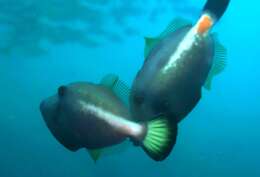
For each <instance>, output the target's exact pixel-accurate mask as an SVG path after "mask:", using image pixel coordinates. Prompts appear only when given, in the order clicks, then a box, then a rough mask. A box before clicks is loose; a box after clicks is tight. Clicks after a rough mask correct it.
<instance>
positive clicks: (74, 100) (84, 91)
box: [40, 77, 175, 161]
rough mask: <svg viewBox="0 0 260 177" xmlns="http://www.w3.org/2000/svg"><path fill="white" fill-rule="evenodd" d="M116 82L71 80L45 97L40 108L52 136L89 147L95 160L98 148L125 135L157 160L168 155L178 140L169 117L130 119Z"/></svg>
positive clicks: (77, 146)
mask: <svg viewBox="0 0 260 177" xmlns="http://www.w3.org/2000/svg"><path fill="white" fill-rule="evenodd" d="M113 83H114V81H113V78H112V79H111V77H106V79H104V80H103V84H94V83H89V82H77V83H72V84H69V85H67V86H61V87H59V88H58V91H57V94H55V95H54V96H51V97H49V98H47V99H45V100H43V101H42V102H41V104H40V111H41V113H42V116H43V119H44V121H45V123H46V125H47V127H48V128H49V130H50V131H51V133H52V134H53V136H54V137H55V138H56V139H57V140H58V141H59V142H60V143H61V144H62V145H63V146H65V147H66V148H67V149H69V150H71V151H77V150H78V149H80V148H86V149H88V150H89V152H90V154H91V156H92V158H93V159H94V160H97V156H99V155H98V154H99V152H98V151H97V150H100V149H103V148H106V147H110V146H114V145H117V144H119V143H122V142H123V141H125V140H126V139H130V140H132V142H134V144H135V145H137V146H141V147H142V148H143V149H144V151H145V152H146V153H147V154H148V155H149V156H150V157H151V158H153V159H154V160H157V161H159V160H163V159H165V158H166V157H167V156H168V154H169V153H170V150H171V148H172V147H173V145H174V143H175V139H174V138H173V137H172V132H173V131H172V127H171V126H170V125H169V124H168V121H167V120H165V119H164V118H160V119H157V120H154V121H152V122H142V123H140V122H138V123H137V122H134V121H133V120H131V116H130V113H129V110H128V108H127V107H126V106H125V104H124V103H123V101H121V99H119V97H118V95H117V94H116V93H115V92H114V91H113V89H112V87H113ZM155 139H156V141H155Z"/></svg>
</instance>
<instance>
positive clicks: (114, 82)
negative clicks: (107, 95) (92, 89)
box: [100, 74, 130, 106]
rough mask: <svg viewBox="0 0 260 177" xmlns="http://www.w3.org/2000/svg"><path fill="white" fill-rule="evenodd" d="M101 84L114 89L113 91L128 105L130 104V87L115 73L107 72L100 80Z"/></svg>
mask: <svg viewBox="0 0 260 177" xmlns="http://www.w3.org/2000/svg"><path fill="white" fill-rule="evenodd" d="M100 84H101V85H103V86H105V87H107V88H109V89H112V91H113V92H114V93H115V94H116V95H117V96H118V97H119V98H120V99H121V100H122V101H123V102H124V104H125V105H126V106H129V100H128V99H129V95H130V88H129V87H128V86H127V85H126V83H124V82H123V81H121V80H120V79H119V77H118V76H117V75H115V74H107V75H106V76H104V77H103V79H102V80H101V82H100Z"/></svg>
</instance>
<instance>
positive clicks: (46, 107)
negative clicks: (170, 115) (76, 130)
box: [40, 95, 82, 151]
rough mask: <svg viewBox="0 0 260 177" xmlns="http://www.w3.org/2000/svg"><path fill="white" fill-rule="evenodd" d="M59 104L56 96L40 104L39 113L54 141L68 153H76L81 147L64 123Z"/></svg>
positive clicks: (64, 118)
mask: <svg viewBox="0 0 260 177" xmlns="http://www.w3.org/2000/svg"><path fill="white" fill-rule="evenodd" d="M59 102H60V100H59V97H58V96H57V95H55V96H52V97H50V98H47V99H45V100H43V101H42V102H41V104H40V112H41V114H42V117H43V120H44V122H45V123H46V125H47V127H48V129H49V130H50V132H51V133H52V135H53V136H54V137H55V138H56V140H58V142H59V143H61V144H62V145H63V146H64V147H66V148H67V149H69V150H70V151H77V150H78V149H80V148H81V147H82V146H81V145H80V144H79V142H78V141H77V139H76V138H75V135H74V134H73V131H72V130H71V129H70V127H69V124H68V123H66V121H67V120H66V115H65V114H64V113H63V112H62V109H61V108H60V103H59Z"/></svg>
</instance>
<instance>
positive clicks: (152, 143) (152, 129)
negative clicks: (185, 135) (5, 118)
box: [142, 118, 177, 161]
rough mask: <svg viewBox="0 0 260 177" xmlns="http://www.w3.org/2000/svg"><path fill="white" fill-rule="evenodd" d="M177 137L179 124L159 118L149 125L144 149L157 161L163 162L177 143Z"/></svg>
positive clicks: (143, 145) (143, 143) (143, 144)
mask: <svg viewBox="0 0 260 177" xmlns="http://www.w3.org/2000/svg"><path fill="white" fill-rule="evenodd" d="M176 137H177V124H173V123H171V122H169V121H168V120H167V119H164V118H158V119H155V120H152V121H151V122H149V123H148V124H147V132H146V136H145V137H144V140H143V142H142V148H143V150H144V151H145V152H146V153H147V154H148V155H149V156H150V157H151V158H152V159H154V160H155V161H162V160H164V159H165V158H166V157H168V155H169V154H170V152H171V150H172V148H173V146H174V145H175V143H176Z"/></svg>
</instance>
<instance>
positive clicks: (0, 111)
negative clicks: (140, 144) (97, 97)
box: [0, 0, 260, 177]
mask: <svg viewBox="0 0 260 177" xmlns="http://www.w3.org/2000/svg"><path fill="white" fill-rule="evenodd" d="M18 2H19V3H18ZM25 2H27V3H28V4H30V3H31V4H33V5H32V6H28V8H25V7H27V4H26V3H25ZM44 2H46V3H43V2H41V1H38V2H37V1H36V0H35V1H29V0H27V1H14V0H10V1H8V0H1V1H0V23H1V25H2V27H1V34H0V36H1V38H2V39H6V38H8V39H9V38H11V39H13V40H10V39H9V40H6V41H4V40H2V39H1V46H0V47H2V46H4V47H2V48H4V49H6V47H8V49H10V48H11V49H12V50H11V51H9V50H8V54H7V53H6V51H7V50H3V51H2V53H1V55H0V159H1V160H0V176H1V177H36V176H37V177H38V176H39V177H41V176H44V177H45V176H48V177H57V176H62V177H101V176H113V177H122V176H126V177H132V176H143V177H157V176H160V177H164V176H175V177H204V176H205V177H206V176H207V177H220V176H221V177H245V176H250V177H259V176H260V168H259V164H260V160H259V159H260V152H259V149H260V129H259V124H260V121H259V120H258V119H259V118H260V110H259V106H260V92H259V90H260V83H259V77H260V70H259V65H260V61H259V60H258V58H259V54H260V47H259V44H258V42H259V41H258V39H259V36H258V32H259V31H260V25H259V23H258V21H259V17H260V11H259V8H258V7H259V2H258V1H256V0H252V1H243V0H236V1H235V0H233V1H232V2H231V4H230V6H229V8H228V10H227V12H226V13H225V15H224V16H223V18H222V19H221V20H220V22H219V23H218V24H217V26H216V27H215V29H214V31H216V32H218V34H219V39H220V41H221V42H222V43H223V44H224V45H225V46H226V48H227V49H228V66H227V68H226V70H225V71H224V72H223V73H222V74H221V75H219V76H218V77H217V78H216V79H215V80H214V81H213V88H212V90H211V91H210V92H209V91H205V90H204V91H203V98H202V100H201V101H200V103H199V104H198V106H197V107H196V108H195V109H194V110H193V111H192V112H191V113H190V114H189V116H188V117H187V118H186V119H185V120H184V121H182V122H181V124H180V128H179V135H178V141H177V144H176V146H175V148H174V150H173V152H172V153H171V155H170V157H169V158H168V159H167V160H165V161H164V162H161V163H157V162H153V161H152V160H151V159H149V157H147V156H146V155H145V154H144V153H143V151H142V150H141V149H139V148H136V147H132V146H130V147H129V148H127V150H126V151H124V152H120V153H118V154H114V155H110V156H105V157H103V158H101V159H100V160H99V161H98V163H97V164H95V163H94V162H93V161H92V160H91V159H90V157H89V155H88V154H87V152H86V151H85V150H80V151H78V152H76V153H73V152H70V151H68V150H66V149H65V148H64V147H63V146H61V145H60V144H59V143H58V142H57V141H56V140H55V139H54V138H53V136H52V135H51V134H50V132H49V130H48V129H47V127H46V126H45V123H44V122H43V119H42V117H41V115H40V112H39V103H40V101H41V100H42V99H43V98H45V97H47V96H49V95H51V94H53V93H54V92H56V89H57V87H58V86H60V85H61V84H66V83H70V82H74V81H92V82H98V81H99V80H100V79H101V78H102V76H104V75H105V74H107V73H111V72H112V73H116V74H118V75H120V77H121V79H122V80H124V81H125V82H126V83H128V85H130V84H131V83H132V81H133V79H134V77H135V74H136V72H137V71H138V69H139V68H140V67H141V65H142V63H143V60H144V58H143V48H144V40H143V36H154V35H157V34H158V33H159V32H160V31H162V30H163V29H164V28H165V26H166V25H167V24H168V22H169V21H170V20H172V19H173V18H174V17H175V16H180V15H181V16H185V17H187V18H189V19H191V20H195V19H196V18H197V17H198V15H199V10H197V9H200V8H202V6H203V4H204V3H205V0H203V1H202V0H193V1H189V0H185V1H177V0H162V1H156V0H144V1H140V0H139V1H138V0H137V1H136V2H135V3H133V1H123V0H122V1H120V0H118V1H106V0H102V1H94V0H88V1H85V2H88V3H97V2H101V3H97V4H94V6H95V7H96V6H98V7H96V8H98V9H101V11H102V9H104V8H108V7H107V6H109V8H113V7H117V8H116V10H115V12H114V13H113V14H114V15H113V14H112V13H111V14H110V15H111V18H112V17H113V18H112V19H111V18H110V16H107V14H106V15H102V13H97V12H95V11H94V12H90V11H88V13H87V12H85V11H84V9H83V10H82V9H81V7H78V5H77V3H76V2H79V1H78V0H75V1H70V0H64V1H59V0H46V1H44ZM48 2H50V4H48ZM111 2H112V4H110V3H111ZM119 2H120V3H119ZM118 3H119V4H120V5H118ZM116 4H117V5H116ZM61 5H62V6H61ZM29 7H30V8H29ZM35 7H37V8H35ZM51 7H52V8H51ZM58 7H59V8H58ZM35 9H36V10H35ZM79 9H81V11H80V10H79ZM185 9H189V10H185ZM36 12H37V13H36ZM47 12H48V13H47ZM61 12H62V13H61ZM76 12H78V13H76ZM81 12H84V13H81ZM85 13H86V14H85ZM90 13H92V14H90ZM46 14H47V15H46ZM50 14H51V15H50ZM82 14H85V15H82ZM93 14H95V15H93ZM48 15H49V17H50V19H51V20H52V23H55V24H56V23H57V24H58V23H70V25H71V24H74V23H76V24H77V25H78V26H82V24H81V23H82V21H83V22H86V21H87V22H88V24H87V25H88V26H89V28H83V29H82V28H81V30H79V31H77V30H76V31H73V30H71V28H70V27H68V29H69V30H68V29H67V28H66V30H64V28H59V29H58V32H55V37H53V35H49V34H50V33H51V32H52V31H55V30H57V28H56V27H52V28H48V30H41V29H42V28H46V24H45V23H43V22H42V21H44V18H47V16H48ZM70 17H71V18H70ZM101 17H102V18H101ZM38 19H41V20H38ZM42 19H43V20H42ZM35 21H37V23H36V22H35ZM39 21H41V23H39ZM78 21H81V22H80V24H78ZM6 24H8V25H6ZM33 24H34V25H33ZM6 26H7V30H6ZM54 26H55V25H54ZM71 26H73V25H71ZM9 28H11V29H9ZM10 30H11V31H15V30H16V32H15V33H6V31H10ZM42 31H45V32H44V33H43V32H42ZM46 31H47V32H46ZM62 31H67V32H64V33H62ZM68 31H69V32H68ZM47 34H48V35H47ZM57 34H58V35H57ZM59 34H60V35H59ZM11 35H12V36H11ZM76 35H78V37H75V36H76ZM81 35H83V36H84V35H86V36H87V38H91V37H93V38H94V39H93V40H91V41H89V40H83V42H82V40H81V39H82V38H83V37H82V36H81ZM46 36H47V37H46ZM50 36H52V37H50ZM57 36H58V38H57ZM60 36H61V37H60ZM18 39H19V40H18ZM46 40H47V42H46ZM10 41H11V42H10ZM12 41H13V42H12ZM39 41H41V42H42V41H43V43H44V45H43V46H44V48H45V50H46V51H45V52H44V53H41V52H40V53H38V52H36V53H37V55H34V54H35V52H33V51H42V50H37V49H38V48H37V47H36V48H34V47H35V46H38V44H39ZM57 41H58V42H57ZM8 42H9V43H8ZM46 43H47V44H46ZM6 44H9V45H6ZM13 46H18V47H16V48H23V47H21V46H30V47H24V48H23V49H22V50H23V51H26V52H25V53H27V55H24V54H20V53H19V52H16V50H13V48H15V47H13ZM32 46H33V47H32Z"/></svg>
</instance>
